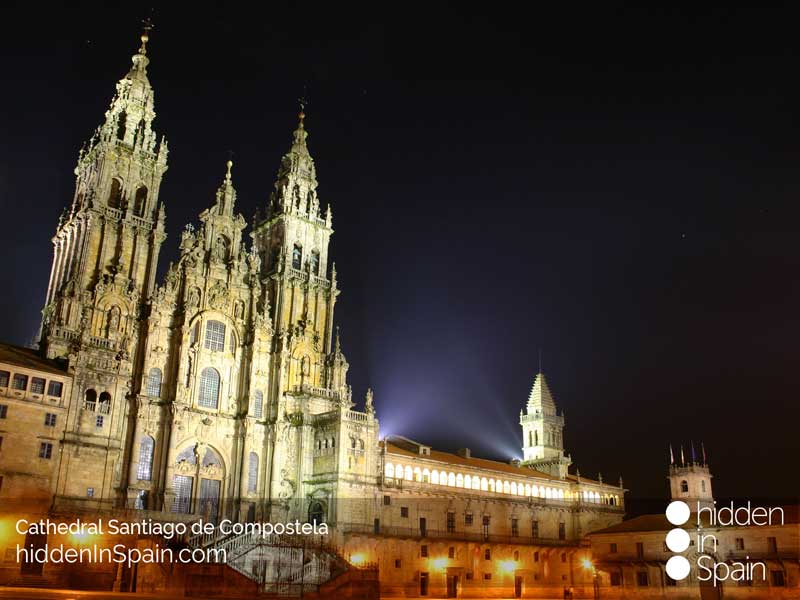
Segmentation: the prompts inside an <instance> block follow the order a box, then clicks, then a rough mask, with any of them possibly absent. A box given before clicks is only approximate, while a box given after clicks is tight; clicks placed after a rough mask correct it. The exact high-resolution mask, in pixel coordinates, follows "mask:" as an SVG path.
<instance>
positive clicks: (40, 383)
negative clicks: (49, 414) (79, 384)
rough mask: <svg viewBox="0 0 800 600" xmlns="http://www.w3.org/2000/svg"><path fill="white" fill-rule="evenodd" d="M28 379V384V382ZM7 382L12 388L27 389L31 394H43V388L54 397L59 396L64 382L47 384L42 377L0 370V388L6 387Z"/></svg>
mask: <svg viewBox="0 0 800 600" xmlns="http://www.w3.org/2000/svg"><path fill="white" fill-rule="evenodd" d="M29 381H30V386H28V382H29ZM9 383H10V384H11V389H12V390H20V391H23V392H24V391H26V390H27V391H29V392H30V393H31V394H44V390H45V388H46V389H47V395H48V396H53V397H54V398H60V397H61V393H62V392H63V389H64V384H63V383H61V382H60V381H52V380H51V381H50V382H49V384H48V382H47V380H46V379H44V378H42V377H28V376H27V375H24V374H22V373H14V376H13V377H12V376H11V373H9V372H8V371H0V388H7V387H8V385H9Z"/></svg>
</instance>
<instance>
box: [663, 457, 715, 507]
mask: <svg viewBox="0 0 800 600" xmlns="http://www.w3.org/2000/svg"><path fill="white" fill-rule="evenodd" d="M700 454H701V456H700V457H698V456H697V453H696V452H695V447H694V442H692V443H691V446H690V459H691V460H690V461H689V462H686V457H685V456H684V452H683V446H681V447H680V454H679V456H678V457H677V458H676V457H675V456H674V454H673V452H672V446H670V449H669V455H670V465H669V475H668V476H667V479H668V480H669V491H670V497H671V498H672V499H673V500H683V501H684V502H686V503H687V504H688V505H689V508H691V509H692V512H696V511H697V510H698V508H713V507H714V494H713V492H712V491H711V478H712V477H713V475H711V469H710V468H709V466H708V461H707V460H706V448H705V445H703V444H701V446H700ZM679 461H680V462H679Z"/></svg>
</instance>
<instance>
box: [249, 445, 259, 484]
mask: <svg viewBox="0 0 800 600" xmlns="http://www.w3.org/2000/svg"><path fill="white" fill-rule="evenodd" d="M257 486H258V454H256V453H255V452H251V453H250V460H249V462H248V463H247V492H248V493H249V494H253V493H255V491H256V487H257Z"/></svg>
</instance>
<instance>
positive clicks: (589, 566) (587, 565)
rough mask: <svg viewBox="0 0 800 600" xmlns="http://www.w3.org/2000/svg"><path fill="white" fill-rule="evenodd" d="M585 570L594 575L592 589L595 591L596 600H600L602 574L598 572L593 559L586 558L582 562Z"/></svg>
mask: <svg viewBox="0 0 800 600" xmlns="http://www.w3.org/2000/svg"><path fill="white" fill-rule="evenodd" d="M581 564H582V565H583V568H584V569H586V570H587V571H591V573H592V588H593V590H594V599H595V600H599V598H600V573H598V572H597V567H595V566H594V563H593V562H592V561H591V559H589V558H588V557H587V558H584V559H583V560H582V561H581Z"/></svg>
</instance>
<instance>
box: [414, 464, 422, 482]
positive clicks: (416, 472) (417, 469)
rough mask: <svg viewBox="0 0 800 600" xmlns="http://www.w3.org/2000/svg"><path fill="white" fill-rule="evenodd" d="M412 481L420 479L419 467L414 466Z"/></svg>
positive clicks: (420, 471)
mask: <svg viewBox="0 0 800 600" xmlns="http://www.w3.org/2000/svg"><path fill="white" fill-rule="evenodd" d="M414 481H422V470H421V469H420V468H419V467H414Z"/></svg>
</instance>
